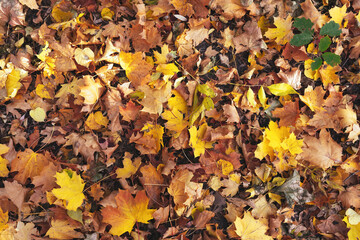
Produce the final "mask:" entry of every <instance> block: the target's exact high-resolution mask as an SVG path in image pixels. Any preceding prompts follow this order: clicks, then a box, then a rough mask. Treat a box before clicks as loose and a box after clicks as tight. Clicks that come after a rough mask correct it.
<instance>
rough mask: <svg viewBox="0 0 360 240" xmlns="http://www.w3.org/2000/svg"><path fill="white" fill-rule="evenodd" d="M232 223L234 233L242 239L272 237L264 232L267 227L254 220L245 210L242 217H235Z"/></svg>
mask: <svg viewBox="0 0 360 240" xmlns="http://www.w3.org/2000/svg"><path fill="white" fill-rule="evenodd" d="M234 225H235V227H236V230H235V232H236V234H237V235H239V236H240V237H241V239H242V240H258V239H264V240H272V239H273V238H272V237H270V236H268V235H266V234H265V233H266V231H267V230H268V227H267V226H266V225H265V224H263V223H262V222H261V221H259V220H256V219H255V218H254V217H253V216H252V215H251V213H250V212H247V211H245V212H244V217H243V218H239V217H236V220H235V222H234Z"/></svg>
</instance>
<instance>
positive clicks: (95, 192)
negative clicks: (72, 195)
mask: <svg viewBox="0 0 360 240" xmlns="http://www.w3.org/2000/svg"><path fill="white" fill-rule="evenodd" d="M89 194H90V196H92V197H93V198H94V200H95V201H100V198H102V197H103V196H104V191H103V190H102V188H101V185H100V183H97V184H94V185H92V186H91V188H90V191H89Z"/></svg>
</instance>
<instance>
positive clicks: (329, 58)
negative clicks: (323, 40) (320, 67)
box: [322, 52, 341, 67]
mask: <svg viewBox="0 0 360 240" xmlns="http://www.w3.org/2000/svg"><path fill="white" fill-rule="evenodd" d="M322 57H323V59H324V60H325V62H326V63H327V64H329V65H330V66H332V67H334V66H336V65H337V64H340V63H341V58H340V56H339V55H337V54H335V53H331V52H326V53H324V54H323V55H322Z"/></svg>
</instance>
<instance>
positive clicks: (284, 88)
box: [268, 83, 298, 96]
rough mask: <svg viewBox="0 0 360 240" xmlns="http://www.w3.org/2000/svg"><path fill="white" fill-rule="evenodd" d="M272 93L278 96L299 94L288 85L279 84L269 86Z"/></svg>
mask: <svg viewBox="0 0 360 240" xmlns="http://www.w3.org/2000/svg"><path fill="white" fill-rule="evenodd" d="M268 89H269V90H270V92H271V93H272V94H274V95H276V96H286V95H289V94H298V92H296V91H295V89H294V88H293V87H292V86H291V85H289V84H287V83H277V84H273V85H270V86H268Z"/></svg>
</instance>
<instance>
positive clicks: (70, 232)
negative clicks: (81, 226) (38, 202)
mask: <svg viewBox="0 0 360 240" xmlns="http://www.w3.org/2000/svg"><path fill="white" fill-rule="evenodd" d="M46 236H49V237H50V238H55V239H75V238H83V237H84V236H83V234H82V233H80V232H77V231H75V230H74V226H73V224H70V223H69V222H68V221H67V220H51V227H50V228H49V230H48V231H47V232H46Z"/></svg>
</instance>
